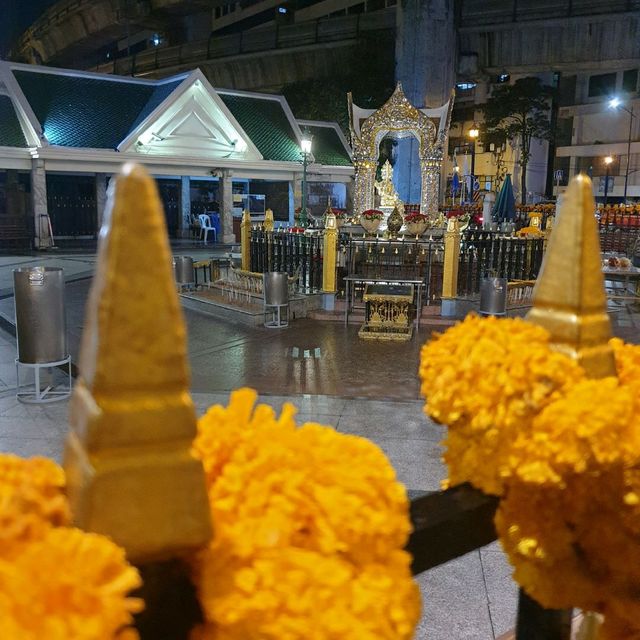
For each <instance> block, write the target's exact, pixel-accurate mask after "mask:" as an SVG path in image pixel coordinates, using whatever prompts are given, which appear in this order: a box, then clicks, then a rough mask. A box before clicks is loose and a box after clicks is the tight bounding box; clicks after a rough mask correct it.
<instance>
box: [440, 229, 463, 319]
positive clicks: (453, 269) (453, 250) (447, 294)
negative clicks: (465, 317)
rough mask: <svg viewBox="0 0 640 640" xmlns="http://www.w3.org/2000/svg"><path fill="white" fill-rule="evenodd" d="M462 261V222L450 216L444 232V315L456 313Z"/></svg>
mask: <svg viewBox="0 0 640 640" xmlns="http://www.w3.org/2000/svg"><path fill="white" fill-rule="evenodd" d="M459 262H460V224H459V222H458V219H457V218H455V217H453V218H449V220H448V222H447V230H446V231H445V233H444V266H443V272H442V315H443V316H448V315H455V303H454V299H455V297H456V296H457V295H458V264H459Z"/></svg>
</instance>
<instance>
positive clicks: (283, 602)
mask: <svg viewBox="0 0 640 640" xmlns="http://www.w3.org/2000/svg"><path fill="white" fill-rule="evenodd" d="M201 600H202V602H203V605H204V609H205V615H206V618H207V623H206V624H205V625H204V626H203V627H201V628H200V629H198V630H197V631H196V632H195V633H194V634H193V635H192V638H198V639H199V640H210V639H212V638H215V639H216V640H220V639H221V638H229V639H231V638H233V639H235V640H240V639H242V640H247V639H249V638H256V639H257V638H259V639H261V640H303V639H304V640H308V639H317V640H380V639H387V640H402V639H407V640H408V639H409V638H411V637H412V636H413V629H414V627H415V625H416V623H417V621H418V619H419V616H420V596H419V591H418V588H417V585H416V584H415V583H414V582H413V581H412V580H411V578H410V574H409V556H408V554H406V553H405V552H403V551H397V552H395V553H394V554H391V555H390V556H389V558H388V559H387V560H386V561H385V562H384V564H370V565H365V566H363V567H355V566H354V565H353V564H351V563H349V562H347V561H346V560H344V559H342V558H341V557H340V556H339V555H335V556H325V555H322V554H319V553H316V552H314V551H308V550H303V549H296V548H289V549H273V550H268V551H262V552H258V553H256V554H254V555H253V556H252V557H251V558H250V559H247V560H241V559H239V558H237V557H235V556H233V555H230V554H228V553H226V552H225V549H224V548H223V547H219V548H217V549H216V553H211V554H209V555H208V556H207V561H206V562H205V564H204V567H203V581H202V591H201Z"/></svg>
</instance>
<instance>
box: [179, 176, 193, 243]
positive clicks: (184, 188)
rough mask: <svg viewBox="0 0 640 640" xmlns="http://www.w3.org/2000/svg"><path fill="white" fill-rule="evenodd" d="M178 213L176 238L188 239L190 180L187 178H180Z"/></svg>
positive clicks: (189, 225)
mask: <svg viewBox="0 0 640 640" xmlns="http://www.w3.org/2000/svg"><path fill="white" fill-rule="evenodd" d="M180 213H181V217H180V230H179V231H178V236H179V237H180V238H188V237H189V229H190V227H191V180H190V178H189V176H182V180H181V190H180Z"/></svg>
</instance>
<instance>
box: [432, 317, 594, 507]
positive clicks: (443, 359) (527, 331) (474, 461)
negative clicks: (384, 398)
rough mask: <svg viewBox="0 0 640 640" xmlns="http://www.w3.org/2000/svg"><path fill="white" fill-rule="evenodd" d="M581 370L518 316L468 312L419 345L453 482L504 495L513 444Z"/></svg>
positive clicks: (542, 332)
mask: <svg viewBox="0 0 640 640" xmlns="http://www.w3.org/2000/svg"><path fill="white" fill-rule="evenodd" d="M584 376H585V374H584V371H583V370H582V369H581V368H580V367H579V366H578V365H577V364H576V363H575V361H573V360H572V359H571V358H569V357H568V356H565V355H563V354H560V353H557V352H555V351H552V350H551V349H550V348H549V334H548V333H547V331H546V330H545V329H543V328H541V327H538V326H536V325H533V324H531V323H528V322H525V321H524V320H521V319H519V318H516V319H497V318H493V317H490V318H480V317H478V316H475V315H470V316H467V318H466V319H465V320H464V321H462V322H460V323H458V324H457V325H455V326H454V327H452V328H451V329H449V330H447V331H446V332H445V333H443V334H441V335H439V336H437V337H436V338H434V339H432V340H431V341H430V342H428V343H427V344H425V346H424V347H423V348H422V352H421V356H420V377H421V380H422V387H421V390H422V393H423V395H424V396H425V397H426V399H427V404H426V406H425V411H426V412H427V414H428V415H429V416H431V417H432V418H433V419H434V420H435V421H436V422H440V423H443V424H446V425H447V426H448V427H449V429H448V434H447V436H446V438H445V441H444V444H445V446H446V452H445V454H444V459H445V461H446V463H447V465H448V468H449V482H450V483H451V484H458V483H462V482H471V483H472V484H473V485H474V486H476V487H478V488H480V489H482V490H483V491H485V492H486V493H491V494H495V495H502V494H503V493H504V487H505V482H506V480H507V479H508V478H509V477H510V476H511V475H512V473H513V471H514V468H517V467H518V466H519V461H518V460H517V459H514V457H513V447H512V444H513V442H514V440H515V438H516V437H517V436H518V435H521V436H522V437H527V434H529V433H530V430H531V428H532V422H533V418H534V417H535V416H536V415H537V414H538V412H539V411H540V410H541V409H542V408H544V407H545V406H546V405H548V404H549V403H551V402H552V401H553V400H554V399H556V398H558V397H561V396H562V395H563V394H564V393H565V391H566V389H567V388H569V387H570V386H571V385H572V384H575V382H577V381H578V380H581V379H583V378H584Z"/></svg>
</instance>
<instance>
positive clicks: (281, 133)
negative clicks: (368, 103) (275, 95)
mask: <svg viewBox="0 0 640 640" xmlns="http://www.w3.org/2000/svg"><path fill="white" fill-rule="evenodd" d="M219 93H220V97H221V98H222V100H223V101H224V103H225V104H226V105H227V108H228V109H229V111H231V113H232V114H233V116H234V117H235V119H236V120H237V121H238V123H239V124H240V126H241V127H242V128H243V129H244V131H245V132H246V134H247V135H248V136H249V138H250V139H251V141H252V142H253V144H255V145H256V147H257V148H258V151H260V153H261V154H262V156H263V158H264V159H265V160H282V161H285V162H286V161H288V162H300V161H301V157H302V156H301V153H300V147H299V145H298V140H297V139H296V136H295V133H294V132H293V128H292V127H291V123H290V122H289V119H288V118H287V114H286V113H285V112H284V109H283V108H282V105H281V104H280V102H279V101H277V100H273V99H269V98H267V99H265V98H254V97H253V96H236V95H229V94H225V93H223V92H219Z"/></svg>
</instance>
